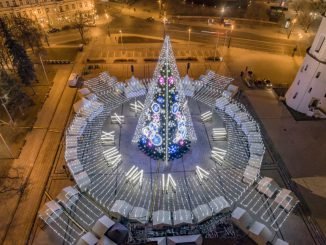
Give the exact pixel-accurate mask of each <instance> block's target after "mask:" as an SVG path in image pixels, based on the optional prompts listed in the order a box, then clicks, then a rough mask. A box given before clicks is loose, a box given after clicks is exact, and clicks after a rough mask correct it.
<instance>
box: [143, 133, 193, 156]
mask: <svg viewBox="0 0 326 245" xmlns="http://www.w3.org/2000/svg"><path fill="white" fill-rule="evenodd" d="M138 148H139V149H140V150H141V151H142V152H144V153H145V154H146V155H147V156H149V157H150V158H152V159H154V160H165V152H163V151H161V150H160V148H159V149H156V148H155V147H153V145H152V144H151V142H150V141H149V140H148V139H146V137H142V138H141V139H140V140H139V142H138ZM189 150H190V141H189V140H183V141H182V142H181V144H180V143H179V144H171V145H169V154H168V160H169V161H173V160H175V159H179V158H181V157H182V156H183V155H184V154H186V153H187V152H188V151H189Z"/></svg>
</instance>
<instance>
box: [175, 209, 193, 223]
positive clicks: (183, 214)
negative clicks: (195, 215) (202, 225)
mask: <svg viewBox="0 0 326 245" xmlns="http://www.w3.org/2000/svg"><path fill="white" fill-rule="evenodd" d="M173 224H174V225H182V224H192V214H191V212H190V210H187V209H178V210H176V211H174V212H173Z"/></svg>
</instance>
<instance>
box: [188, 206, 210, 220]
mask: <svg viewBox="0 0 326 245" xmlns="http://www.w3.org/2000/svg"><path fill="white" fill-rule="evenodd" d="M192 213H193V214H194V216H195V218H196V219H197V223H201V222H203V221H205V220H207V219H209V218H210V217H211V216H212V209H211V208H210V207H209V206H208V205H207V204H202V205H198V206H197V207H196V208H194V209H193V210H192Z"/></svg>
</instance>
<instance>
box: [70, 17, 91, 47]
mask: <svg viewBox="0 0 326 245" xmlns="http://www.w3.org/2000/svg"><path fill="white" fill-rule="evenodd" d="M88 22H89V18H88V17H86V16H85V14H84V13H82V12H80V11H78V12H76V13H75V15H74V18H73V24H72V26H73V27H74V28H76V29H77V30H78V32H79V34H80V37H81V40H82V43H84V44H86V39H85V34H86V31H87V23H88Z"/></svg>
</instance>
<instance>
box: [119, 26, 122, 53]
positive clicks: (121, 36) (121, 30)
mask: <svg viewBox="0 0 326 245" xmlns="http://www.w3.org/2000/svg"><path fill="white" fill-rule="evenodd" d="M119 32H120V38H121V46H122V49H123V40H122V30H119Z"/></svg>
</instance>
